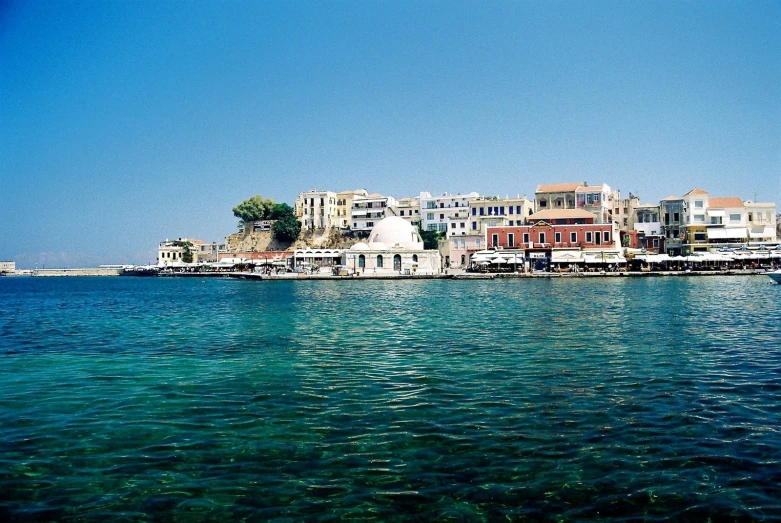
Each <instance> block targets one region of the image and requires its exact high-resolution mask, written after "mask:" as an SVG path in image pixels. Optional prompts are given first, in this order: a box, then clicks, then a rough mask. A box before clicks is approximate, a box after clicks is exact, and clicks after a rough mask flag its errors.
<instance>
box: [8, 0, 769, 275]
mask: <svg viewBox="0 0 781 523" xmlns="http://www.w3.org/2000/svg"><path fill="white" fill-rule="evenodd" d="M566 181H588V182H589V183H592V184H598V183H603V182H604V183H608V184H609V185H611V186H612V187H616V188H618V189H620V190H621V192H622V194H623V195H627V193H629V192H630V191H631V192H633V193H635V194H638V195H639V196H640V197H641V199H642V201H643V203H649V202H658V200H659V199H660V198H663V197H665V196H668V195H671V194H676V195H681V194H683V193H685V192H686V191H688V190H689V189H691V188H693V187H695V186H696V187H700V188H702V189H705V190H707V191H709V192H710V193H711V194H713V195H718V196H739V197H741V198H743V199H754V198H756V199H758V200H760V201H776V202H777V203H779V204H781V2H779V1H752V2H719V1H715V0H714V1H701V2H682V1H656V0H655V1H634V2H624V1H622V2H610V1H600V2H585V1H566V2H556V1H547V0H546V1H539V2H536V1H515V2H504V1H496V2H478V1H472V2H456V1H447V2H444V1H423V2H421V1H401V0H399V1H369V2H364V1H361V2H349V1H340V2H328V1H326V2H323V1H311V2H310V1H295V2H291V1H277V2H275V1H266V2H261V1H252V2H242V1H231V2H222V1H177V2H165V1H163V2H152V1H133V2H131V1H126V2H123V1H112V2H95V1H86V2H78V1H68V0H57V1H38V0H36V1H29V2H23V1H16V0H10V2H9V1H7V0H5V1H3V0H0V191H2V192H1V193H0V194H2V202H0V259H2V260H16V261H17V265H18V266H20V267H31V266H35V264H36V263H37V264H39V265H43V264H46V265H47V266H50V267H54V266H85V265H97V264H99V263H128V262H139V263H142V262H149V261H154V259H155V253H156V248H157V243H158V242H159V241H161V240H164V239H166V238H175V237H180V236H187V237H195V238H199V239H202V240H205V241H215V240H217V241H221V240H222V239H223V238H224V237H225V236H226V235H227V234H229V233H232V232H234V231H235V228H236V219H235V218H234V217H233V215H232V212H231V208H232V207H233V206H234V205H235V204H237V203H239V202H240V201H241V200H243V199H244V198H247V197H249V196H252V195H254V194H261V195H263V196H265V197H270V198H273V199H275V200H277V201H283V202H287V203H290V204H292V203H293V201H294V200H295V197H296V195H297V194H298V193H299V192H300V191H303V190H308V189H313V188H318V189H329V190H336V191H339V190H344V189H353V188H359V187H364V188H366V189H367V190H369V191H370V192H375V191H376V192H381V193H384V194H390V195H393V196H396V197H404V196H413V195H416V194H417V193H419V192H420V191H424V190H425V191H430V192H432V193H442V192H445V191H447V192H469V191H478V192H480V193H483V194H490V195H502V196H504V195H507V194H510V195H515V194H518V193H520V194H527V195H529V196H531V195H532V194H533V192H534V189H535V187H536V185H537V184H539V183H556V182H566Z"/></svg>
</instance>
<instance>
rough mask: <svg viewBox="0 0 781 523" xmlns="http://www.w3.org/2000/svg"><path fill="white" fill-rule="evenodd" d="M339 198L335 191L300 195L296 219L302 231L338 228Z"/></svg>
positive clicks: (312, 191) (314, 191)
mask: <svg viewBox="0 0 781 523" xmlns="http://www.w3.org/2000/svg"><path fill="white" fill-rule="evenodd" d="M336 201H337V197H336V193H335V192H333V191H318V190H317V189H313V190H311V191H306V192H302V193H299V194H298V198H297V199H296V203H295V213H296V217H297V218H298V219H299V221H301V228H302V229H309V230H314V229H325V230H329V229H331V228H333V227H338V219H337V218H338V217H337V213H336V211H337V204H336Z"/></svg>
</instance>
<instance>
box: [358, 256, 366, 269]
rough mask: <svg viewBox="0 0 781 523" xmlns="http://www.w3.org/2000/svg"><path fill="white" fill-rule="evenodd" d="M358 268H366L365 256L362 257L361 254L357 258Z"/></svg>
mask: <svg viewBox="0 0 781 523" xmlns="http://www.w3.org/2000/svg"><path fill="white" fill-rule="evenodd" d="M358 267H359V268H361V269H363V268H365V267H366V256H364V255H363V254H361V255H360V256H358Z"/></svg>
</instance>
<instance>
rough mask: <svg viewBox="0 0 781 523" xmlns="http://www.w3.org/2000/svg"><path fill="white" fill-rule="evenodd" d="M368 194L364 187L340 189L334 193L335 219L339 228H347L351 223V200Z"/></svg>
mask: <svg viewBox="0 0 781 523" xmlns="http://www.w3.org/2000/svg"><path fill="white" fill-rule="evenodd" d="M367 196H369V193H368V192H366V189H354V190H352V191H342V192H340V193H338V194H337V195H336V219H337V222H338V227H339V228H340V229H349V228H350V227H351V226H352V225H351V223H352V210H353V202H354V201H355V200H360V199H363V198H366V197H367Z"/></svg>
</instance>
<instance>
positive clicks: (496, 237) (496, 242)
mask: <svg viewBox="0 0 781 523" xmlns="http://www.w3.org/2000/svg"><path fill="white" fill-rule="evenodd" d="M491 243H492V244H493V246H494V247H497V246H498V245H499V235H498V234H492V235H491Z"/></svg>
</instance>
